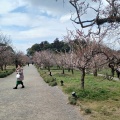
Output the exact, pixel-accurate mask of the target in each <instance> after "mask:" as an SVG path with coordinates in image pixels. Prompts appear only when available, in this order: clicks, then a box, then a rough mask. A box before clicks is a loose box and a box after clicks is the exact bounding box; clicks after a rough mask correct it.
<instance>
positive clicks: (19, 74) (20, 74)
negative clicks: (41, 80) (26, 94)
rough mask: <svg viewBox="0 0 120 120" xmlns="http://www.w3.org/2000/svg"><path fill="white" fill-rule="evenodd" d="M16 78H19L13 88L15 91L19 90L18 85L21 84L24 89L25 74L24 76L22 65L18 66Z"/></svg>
mask: <svg viewBox="0 0 120 120" xmlns="http://www.w3.org/2000/svg"><path fill="white" fill-rule="evenodd" d="M16 73H17V75H16V78H17V81H16V86H15V87H14V88H13V89H17V87H18V85H19V84H21V85H22V87H21V88H24V87H25V86H24V84H23V80H24V74H23V68H22V67H21V65H18V67H17V68H16Z"/></svg>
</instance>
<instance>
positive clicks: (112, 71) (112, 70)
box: [111, 68, 115, 77]
mask: <svg viewBox="0 0 120 120" xmlns="http://www.w3.org/2000/svg"><path fill="white" fill-rule="evenodd" d="M111 74H112V77H114V74H115V70H114V68H111Z"/></svg>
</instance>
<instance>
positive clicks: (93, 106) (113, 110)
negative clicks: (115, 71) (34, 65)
mask: <svg viewBox="0 0 120 120" xmlns="http://www.w3.org/2000/svg"><path fill="white" fill-rule="evenodd" d="M51 72H52V77H53V78H56V81H57V84H58V86H59V87H60V88H61V89H62V90H63V91H64V92H65V93H66V94H68V96H71V93H72V92H73V91H74V92H76V94H77V96H78V99H77V104H76V105H78V106H79V107H80V112H81V113H82V114H83V115H85V116H87V117H88V118H89V120H119V118H120V81H109V80H106V79H103V77H100V76H98V77H94V76H93V75H91V74H87V75H86V77H85V90H82V89H81V85H80V71H74V74H73V75H72V73H71V72H68V71H67V70H65V74H64V75H63V74H61V73H62V70H54V69H53V70H51ZM46 74H47V75H46ZM48 74H49V72H48V71H47V70H40V75H41V76H44V75H45V76H48V77H49V75H48ZM61 80H63V81H64V85H63V86H61V84H60V81H61Z"/></svg>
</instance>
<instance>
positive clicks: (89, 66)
mask: <svg viewBox="0 0 120 120" xmlns="http://www.w3.org/2000/svg"><path fill="white" fill-rule="evenodd" d="M101 37H103V35H102V36H101ZM65 41H68V44H69V47H70V51H69V52H64V53H63V52H57V53H56V52H53V51H50V50H44V51H40V52H35V54H34V57H33V58H34V62H35V63H36V64H37V65H39V66H40V67H41V66H44V67H47V68H48V70H49V71H50V67H51V66H58V67H61V68H62V70H63V72H62V73H63V74H64V69H65V68H67V69H69V70H72V73H73V69H78V70H80V71H81V87H82V88H83V89H84V80H85V74H86V71H88V70H92V72H93V73H94V75H95V76H97V71H98V69H100V68H101V67H108V66H109V67H110V68H111V66H110V65H113V66H114V70H115V69H116V68H117V67H118V65H120V52H119V51H115V50H112V49H110V48H109V47H107V46H106V45H104V44H103V43H102V42H101V39H99V38H95V36H92V37H91V36H89V37H86V36H85V35H84V34H83V33H82V32H80V31H76V34H75V33H73V32H71V31H70V32H69V33H68V35H67V36H66V37H65ZM111 70H112V68H111ZM112 75H114V74H112Z"/></svg>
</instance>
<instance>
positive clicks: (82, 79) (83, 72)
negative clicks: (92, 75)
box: [81, 68, 85, 89]
mask: <svg viewBox="0 0 120 120" xmlns="http://www.w3.org/2000/svg"><path fill="white" fill-rule="evenodd" d="M81 72H82V75H81V88H82V89H84V80H85V68H82V70H81Z"/></svg>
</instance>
